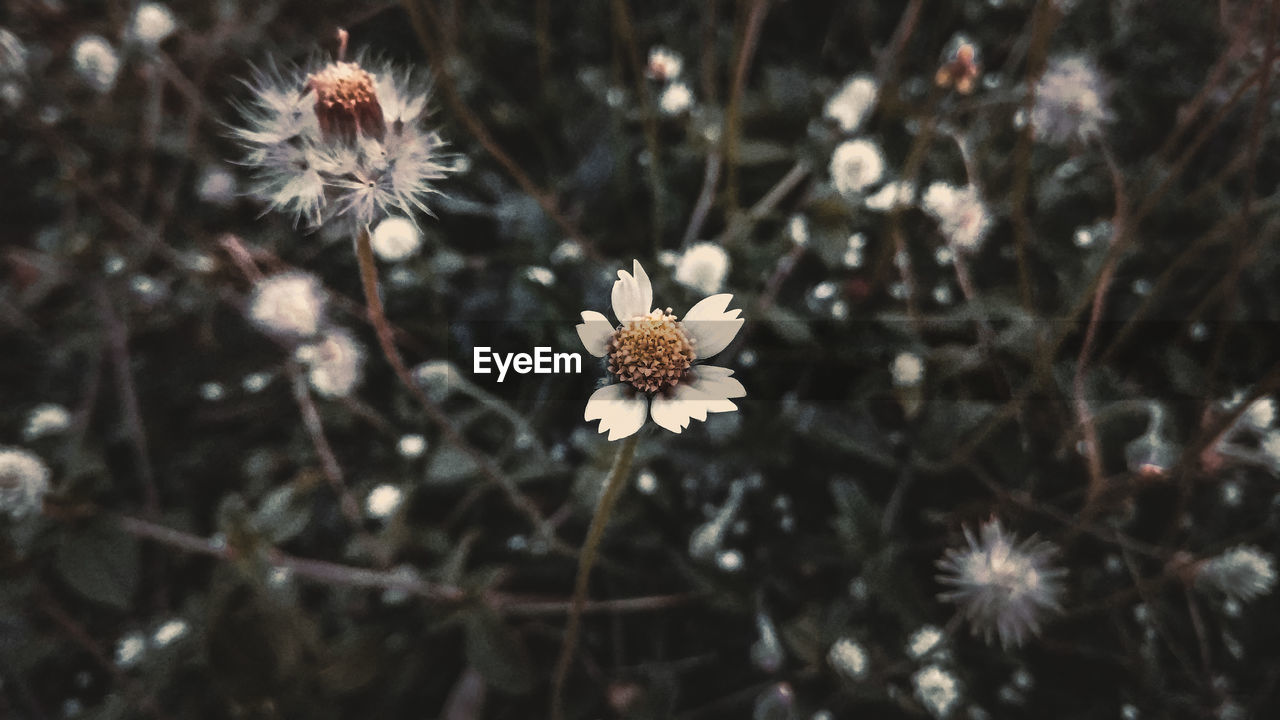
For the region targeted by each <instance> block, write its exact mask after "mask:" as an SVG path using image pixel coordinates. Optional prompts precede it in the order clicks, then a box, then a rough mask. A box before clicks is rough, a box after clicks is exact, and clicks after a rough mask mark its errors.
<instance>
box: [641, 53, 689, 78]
mask: <svg viewBox="0 0 1280 720" xmlns="http://www.w3.org/2000/svg"><path fill="white" fill-rule="evenodd" d="M683 70H684V58H683V57H681V56H680V53H678V52H676V51H675V50H672V49H671V48H667V47H662V46H661V45H657V46H654V47H652V48H650V49H649V64H648V65H647V66H646V68H645V72H646V73H647V74H648V75H649V77H651V78H653V79H654V80H658V81H661V82H670V81H671V80H674V79H676V78H678V77H680V73H681V72H682V71H683Z"/></svg>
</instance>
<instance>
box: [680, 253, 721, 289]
mask: <svg viewBox="0 0 1280 720" xmlns="http://www.w3.org/2000/svg"><path fill="white" fill-rule="evenodd" d="M728 274H729V253H727V252H725V250H724V248H723V247H721V246H720V245H719V244H718V243H713V242H698V243H694V244H692V245H690V246H689V247H688V248H687V249H686V250H685V251H684V252H683V253H681V254H680V258H679V259H678V260H677V261H676V272H675V279H676V282H678V283H680V284H681V285H683V286H685V287H687V288H689V289H690V290H697V291H698V292H701V293H705V294H707V295H714V294H716V293H718V292H720V290H721V288H723V287H724V280H725V277H726V276H727V275H728Z"/></svg>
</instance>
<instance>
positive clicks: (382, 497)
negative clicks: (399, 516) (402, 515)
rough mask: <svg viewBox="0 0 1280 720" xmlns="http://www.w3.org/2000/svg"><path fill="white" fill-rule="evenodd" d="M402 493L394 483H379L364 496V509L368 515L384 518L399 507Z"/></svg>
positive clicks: (402, 496)
mask: <svg viewBox="0 0 1280 720" xmlns="http://www.w3.org/2000/svg"><path fill="white" fill-rule="evenodd" d="M403 500H404V494H403V493H402V492H400V488H398V487H396V486H395V485H387V484H383V485H379V486H377V487H375V488H374V489H372V490H370V491H369V496H368V497H367V498H365V502H364V509H365V512H366V513H368V514H369V517H371V518H376V519H378V520H386V519H387V518H389V517H391V515H392V513H394V512H395V511H396V509H397V508H399V507H400V503H401V501H403Z"/></svg>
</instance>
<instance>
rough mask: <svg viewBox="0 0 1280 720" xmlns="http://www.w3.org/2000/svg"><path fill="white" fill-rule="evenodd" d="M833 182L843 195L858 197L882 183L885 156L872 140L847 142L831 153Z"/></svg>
mask: <svg viewBox="0 0 1280 720" xmlns="http://www.w3.org/2000/svg"><path fill="white" fill-rule="evenodd" d="M830 171H831V182H832V183H834V184H835V186H836V190H839V191H840V194H842V195H856V194H858V193H860V192H862V191H863V190H865V189H867V187H869V186H871V185H874V184H876V183H877V182H880V178H881V177H883V176H884V154H883V153H881V152H880V146H879V145H876V144H875V143H874V142H872V141H870V140H864V139H861V138H859V139H857V140H846V141H845V142H842V143H840V145H839V146H838V147H836V149H835V152H833V153H831V167H830Z"/></svg>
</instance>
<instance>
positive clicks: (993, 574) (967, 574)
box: [938, 519, 1066, 648]
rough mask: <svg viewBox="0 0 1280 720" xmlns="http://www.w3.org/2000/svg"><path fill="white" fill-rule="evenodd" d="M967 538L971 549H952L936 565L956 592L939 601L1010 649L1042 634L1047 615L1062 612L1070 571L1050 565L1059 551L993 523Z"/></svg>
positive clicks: (987, 637) (941, 579) (967, 534)
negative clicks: (1063, 580)
mask: <svg viewBox="0 0 1280 720" xmlns="http://www.w3.org/2000/svg"><path fill="white" fill-rule="evenodd" d="M964 534H965V539H966V541H967V544H968V547H965V548H960V549H955V548H953V549H949V550H947V552H946V554H945V555H944V556H943V558H942V559H941V560H939V561H938V567H939V568H940V569H942V570H943V574H942V575H939V576H938V580H939V582H941V583H943V584H945V585H950V586H952V587H953V588H954V589H953V590H949V591H947V592H944V593H942V594H941V595H939V598H940V599H942V600H946V601H948V602H954V603H956V604H957V605H959V606H960V611H961V612H962V613H963V615H964V617H965V618H966V619H967V620H968V621H969V624H970V626H971V628H972V630H973V632H974V634H979V633H981V634H982V635H983V638H984V639H985V640H986V641H987V642H988V643H990V642H991V640H992V638H993V636H999V638H1000V642H1001V644H1002V645H1003V646H1004V647H1006V648H1008V647H1012V646H1017V645H1021V644H1023V643H1024V642H1025V641H1026V639H1027V638H1028V636H1030V635H1035V634H1038V633H1039V631H1040V620H1041V617H1042V616H1043V615H1044V614H1045V613H1046V612H1048V611H1053V610H1059V609H1061V604H1060V602H1059V600H1060V598H1061V596H1062V593H1063V587H1062V584H1061V582H1060V580H1061V578H1062V577H1063V576H1064V575H1066V571H1065V570H1062V569H1059V568H1054V567H1053V566H1051V565H1050V560H1051V559H1052V557H1053V556H1054V555H1055V554H1056V553H1057V548H1056V547H1055V546H1054V545H1053V544H1051V543H1048V542H1043V541H1039V540H1036V539H1035V538H1031V539H1028V540H1025V541H1022V542H1019V541H1018V540H1017V538H1016V536H1014V535H1012V534H1008V533H1005V531H1004V529H1003V528H1002V527H1001V526H1000V522H999V521H998V520H994V519H993V520H990V521H988V522H987V523H985V524H983V525H982V527H981V528H980V529H979V531H978V534H977V535H976V536H975V535H974V533H973V532H972V531H971V530H970V529H969V528H965V531H964Z"/></svg>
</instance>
